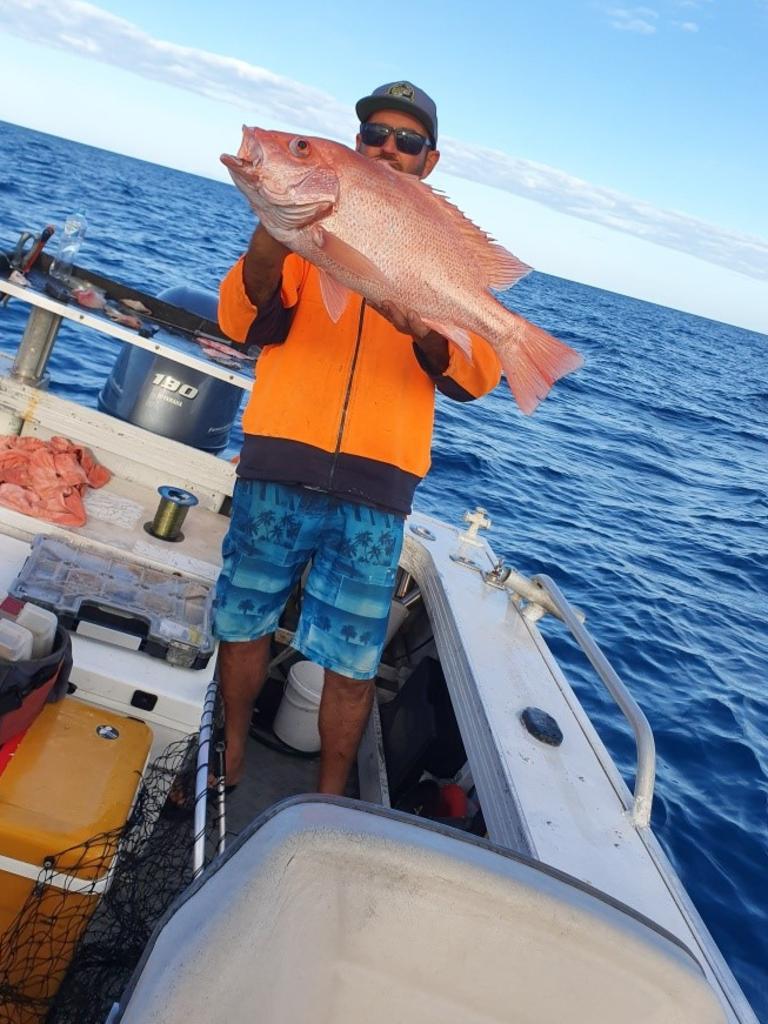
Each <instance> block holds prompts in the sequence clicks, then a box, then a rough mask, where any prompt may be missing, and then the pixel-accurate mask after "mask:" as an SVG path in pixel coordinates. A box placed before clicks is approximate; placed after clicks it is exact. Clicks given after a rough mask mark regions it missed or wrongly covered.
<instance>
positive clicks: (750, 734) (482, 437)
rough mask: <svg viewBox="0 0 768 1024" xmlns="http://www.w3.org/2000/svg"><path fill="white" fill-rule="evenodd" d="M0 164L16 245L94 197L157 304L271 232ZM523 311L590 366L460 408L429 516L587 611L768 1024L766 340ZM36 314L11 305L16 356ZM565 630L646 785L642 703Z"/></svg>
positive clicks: (669, 824) (598, 720)
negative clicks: (480, 534)
mask: <svg viewBox="0 0 768 1024" xmlns="http://www.w3.org/2000/svg"><path fill="white" fill-rule="evenodd" d="M0 152H2V154H3V160H2V163H0V249H9V248H11V247H12V246H13V244H14V242H15V240H16V237H17V235H18V233H19V231H21V230H23V229H28V230H34V231H39V230H40V229H41V228H42V227H43V226H44V225H45V224H47V223H54V224H56V225H58V226H59V228H60V227H61V225H62V223H63V221H64V219H65V217H66V215H67V214H69V213H72V212H75V210H77V209H80V208H82V207H85V208H86V210H87V215H88V234H87V238H86V242H85V245H84V247H83V249H82V250H81V253H80V258H79V262H80V263H81V264H82V265H84V266H87V267H90V268H92V269H93V270H95V271H97V272H99V273H101V274H104V275H106V276H109V277H112V278H115V279H117V280H119V281H122V282H124V283H126V284H129V285H132V286H133V287H135V288H139V289H142V290H144V291H146V292H149V293H152V294H156V293H158V292H159V291H161V290H162V289H164V288H168V287H170V286H172V285H177V284H186V285H190V286H193V287H199V288H206V289H212V290H213V289H215V288H216V287H217V284H218V282H219V280H220V278H221V277H222V275H223V274H224V273H225V271H226V270H227V269H228V267H229V266H230V265H231V263H232V262H233V261H234V260H235V258H236V257H237V256H238V255H239V254H240V253H241V252H242V251H243V249H244V248H245V246H246V243H247V239H248V237H249V234H250V231H251V229H252V226H253V220H252V216H251V214H250V213H249V211H248V209H247V207H246V205H245V201H244V200H243V198H242V197H241V196H240V194H239V193H238V192H236V190H235V189H234V188H233V187H232V186H229V185H226V184H223V183H219V182H215V181H211V180H208V179H206V178H202V177H197V176H195V175H191V174H185V173H182V172H180V171H175V170H170V169H168V168H166V167H160V166H157V165H154V164H149V163H145V162H142V161H139V160H135V159H130V158H127V157H124V156H119V155H118V154H115V153H111V152H106V151H104V150H100V149H94V148H91V147H88V146H83V145H78V144H76V143H73V142H69V141H66V140H64V139H60V138H56V137H53V136H49V135H42V134H39V133H37V132H33V131H29V130H27V129H23V128H19V127H16V126H14V125H10V124H5V123H2V122H0ZM483 226H484V227H486V228H488V229H489V230H491V231H492V230H493V225H492V224H487V225H483ZM53 241H54V243H55V241H56V239H55V238H54V240H53ZM519 255H520V256H521V257H523V258H525V253H519ZM504 301H505V302H508V304H509V305H510V307H511V308H514V309H515V310H517V311H518V312H520V313H522V314H523V315H524V316H527V317H528V318H529V319H531V320H533V321H534V322H535V323H537V324H539V325H540V326H542V327H545V328H546V329H547V330H549V331H551V332H552V333H553V334H555V335H556V336H557V337H559V338H561V339H562V340H563V341H565V342H567V343H569V344H571V345H572V346H573V347H574V348H576V349H578V350H579V351H580V352H581V353H582V354H583V355H584V356H585V359H586V365H585V367H584V368H583V369H582V370H581V371H580V372H579V373H577V374H575V375H572V376H571V377H568V378H566V379H565V380H563V381H560V382H559V383H558V384H556V385H555V388H554V390H553V392H552V394H551V395H550V397H549V398H547V400H546V401H545V402H544V403H543V405H542V406H541V407H540V408H539V410H538V411H537V412H536V414H535V415H534V416H533V417H532V418H525V417H523V416H522V415H521V414H520V413H519V412H518V411H517V409H516V407H515V406H514V403H513V401H512V399H511V397H510V394H509V391H508V389H507V387H506V385H505V384H504V383H502V384H501V385H500V386H499V388H497V390H496V391H495V392H494V393H493V394H491V395H489V396H487V397H486V398H484V399H483V400H481V401H479V402H474V403H470V404H467V405H462V404H457V403H453V402H450V401H449V400H447V399H446V400H443V399H442V398H439V400H438V408H437V415H436V430H435V441H434V450H433V465H432V469H431V472H430V474H429V476H428V477H427V479H426V480H425V481H424V483H423V484H422V485H421V486H420V487H419V489H418V491H417V498H416V506H417V507H418V508H420V509H422V510H424V511H426V512H431V513H434V514H436V515H439V516H440V517H441V518H443V519H447V520H449V521H452V522H460V521H461V518H462V516H463V513H464V512H465V510H467V509H468V508H473V507H474V506H475V505H482V506H483V507H484V508H485V509H487V511H488V513H489V515H490V517H491V519H492V521H493V527H492V529H491V531H490V534H489V541H490V543H491V544H492V546H493V547H494V549H495V551H496V552H497V554H499V555H500V556H503V557H504V559H505V560H506V562H507V563H508V564H510V565H512V566H514V567H515V568H516V569H518V570H519V571H521V572H523V573H526V574H532V573H535V572H544V573H548V574H550V575H551V576H552V577H553V578H554V579H555V581H556V582H557V583H558V585H559V586H560V587H561V589H562V590H563V591H564V592H565V593H566V595H567V596H568V597H569V599H570V600H571V601H572V602H573V603H574V604H576V605H577V606H579V607H580V608H583V609H584V610H585V611H586V613H587V616H588V620H587V625H588V627H589V629H590V631H591V632H592V634H593V636H594V637H595V638H596V640H597V641H598V643H599V644H600V645H601V647H602V648H603V650H604V651H605V653H606V655H607V656H608V658H609V659H610V661H611V662H612V664H613V665H614V667H615V668H616V670H617V671H618V673H619V675H620V676H621V677H622V679H623V680H624V682H625V683H626V685H627V686H628V687H629V689H630V691H631V692H632V694H633V695H634V697H635V698H636V700H637V701H638V702H639V703H640V705H641V707H642V708H643V710H644V711H645V713H646V715H647V717H648V719H649V721H650V723H651V726H652V728H653V731H654V735H655V737H656V744H657V756H658V777H657V783H656V796H655V802H654V810H653V819H652V824H653V827H654V830H655V832H656V835H657V836H658V838H659V840H660V841H661V843H662V845H663V846H664V848H665V850H666V852H667V854H668V855H669V857H670V858H671V860H672V862H673V864H674V866H675V868H676V869H677V871H678V872H679V874H680V876H681V878H682V880H683V882H684V884H685V886H686V888H687V890H688V892H689V893H690V895H691V897H692V899H693V901H694V903H695V904H696V906H697V908H698V910H699V912H700V913H701V915H702V917H703V918H704V921H705V922H706V924H707V926H708V928H709V929H710V931H711V932H712V935H713V936H714V938H715V941H716V942H717V943H718V945H719V947H720V949H721V950H722V952H723V954H724V956H725V958H726V960H727V961H728V963H729V964H730V966H731V968H732V970H733V972H734V974H735V975H736V977H737V979H738V980H739V982H740V984H741V985H742V987H743V989H744V991H745V993H746V995H747V998H748V999H749V1000H750V1001H751V1003H752V1005H753V1007H754V1009H755V1012H756V1013H757V1015H758V1017H760V1019H761V1021H763V1022H764V1024H768V984H766V979H767V977H768V903H767V901H766V872H767V871H768V689H767V686H766V684H767V683H768V630H767V628H766V624H767V623H768V597H766V594H767V593H768V540H767V539H766V537H767V528H768V497H767V496H766V477H767V476H768V472H767V471H768V444H767V442H768V337H766V336H764V335H761V334H756V333H753V332H750V331H745V330H741V329H738V328H736V327H731V326H728V325H726V324H722V323H717V322H714V321H712V320H706V319H703V318H701V317H696V316H691V315H688V314H685V313H681V312H678V311H676V310H674V309H668V308H665V307H662V306H657V305H653V304H651V303H648V302H640V301H636V300H634V299H629V298H626V297H624V296H621V295H617V294H613V293H611V292H606V291H601V290H600V289H597V288H590V287H586V286H584V285H579V284H575V283H573V282H570V281H566V280H562V279H560V278H555V277H551V276H547V275H545V274H541V273H534V274H531V275H530V276H529V277H528V278H526V279H525V280H524V281H522V282H521V283H520V284H519V285H517V286H516V287H515V288H514V289H513V290H512V291H510V292H509V293H506V294H505V296H504ZM26 315H27V313H26V307H25V306H24V305H23V304H22V303H20V302H11V303H10V304H9V305H8V306H7V307H6V308H5V309H0V352H10V351H12V350H13V349H14V348H15V345H16V342H17V339H18V337H19V336H20V333H21V331H22V329H23V326H24V323H25V322H26ZM95 338H96V336H95V335H94V334H92V333H91V332H84V333H83V332H80V331H78V330H77V329H76V328H74V327H72V326H70V325H69V324H67V323H66V322H65V325H64V326H63V327H62V330H61V333H60V336H59V341H58V343H57V347H56V348H55V350H54V354H53V357H52V360H51V362H50V364H49V372H50V375H51V384H50V387H51V390H52V391H54V392H55V393H57V394H60V395H63V396H65V397H67V398H71V399H76V400H78V401H80V402H82V403H85V404H87V405H90V406H95V405H96V395H97V393H98V391H99V390H100V388H101V386H102V384H103V381H104V379H105V377H106V376H107V375H108V373H109V371H110V369H111V366H112V364H113V362H114V360H115V358H116V356H117V354H118V352H119V349H120V345H119V343H117V342H114V343H113V342H111V341H110V340H109V339H107V338H106V337H104V336H99V337H98V340H97V341H95ZM240 436H241V435H239V434H237V435H236V436H233V445H234V447H235V448H236V447H237V444H238V442H239V439H240ZM545 622H546V620H545ZM543 628H544V629H545V632H546V635H547V637H548V640H549V642H550V644H551V646H552V647H553V649H554V651H555V653H556V654H557V656H558V657H559V659H560V661H561V664H562V665H563V666H564V669H565V672H566V674H567V676H568V678H569V680H570V682H571V683H572V685H573V686H574V688H575V690H576V692H577V693H578V695H579V698H580V699H581V701H582V703H583V704H584V706H585V708H586V710H587V712H588V713H589V715H590V716H591V718H592V720H593V721H594V723H595V725H596V727H597V729H598V732H599V733H600V735H601V737H602V738H603V740H604V742H605V743H606V745H607V747H608V749H609V750H610V752H611V754H612V755H613V757H614V759H615V760H616V762H617V764H618V765H619V767H620V769H621V771H622V773H623V775H624V777H625V779H626V780H627V782H628V784H629V785H630V787H631V786H632V784H633V770H634V743H633V740H632V737H631V734H630V733H629V731H628V729H627V728H626V727H625V726H624V724H623V719H622V717H621V715H620V713H619V712H618V710H617V709H616V707H615V705H614V704H613V703H612V701H611V700H610V699H609V698H608V697H607V696H606V694H605V692H604V691H603V690H602V688H601V686H600V683H599V681H598V680H596V678H595V677H594V676H593V674H592V672H591V670H590V669H589V667H588V666H587V665H586V663H585V661H584V659H583V657H582V656H581V654H580V653H579V652H578V651H577V650H576V649H575V648H574V646H573V644H572V643H571V642H570V641H569V640H568V639H567V638H566V636H565V634H564V632H563V630H562V628H561V627H559V626H558V625H557V624H553V625H543Z"/></svg>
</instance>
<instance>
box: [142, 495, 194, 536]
mask: <svg viewBox="0 0 768 1024" xmlns="http://www.w3.org/2000/svg"><path fill="white" fill-rule="evenodd" d="M157 493H158V494H159V495H160V503H159V504H158V506H157V511H156V512H155V518H154V519H153V520H152V522H151V523H144V529H145V530H146V531H147V533H151V534H152V536H153V537H157V539H158V540H168V541H180V540H184V534H183V533H182V532H181V524H182V523H183V522H184V520H185V518H186V515H187V512H188V511H189V509H191V508H192V507H193V506H194V505H197V498H196V497H195V496H194V494H191V493H190V492H189V491H184V490H182V489H181V487H169V486H167V485H164V486H163V487H158V488H157Z"/></svg>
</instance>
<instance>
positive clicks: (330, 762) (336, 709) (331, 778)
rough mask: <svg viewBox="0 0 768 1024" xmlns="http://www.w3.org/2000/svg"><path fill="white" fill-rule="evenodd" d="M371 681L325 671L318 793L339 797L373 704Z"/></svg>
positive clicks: (345, 783)
mask: <svg viewBox="0 0 768 1024" xmlns="http://www.w3.org/2000/svg"><path fill="white" fill-rule="evenodd" d="M373 691H374V684H373V680H372V679H350V678H349V677H348V676H342V675H340V674H339V673H338V672H332V671H331V670H330V669H326V670H325V684H324V686H323V697H322V700H321V701H320V720H319V726H320V740H321V744H322V749H321V751H320V776H319V779H318V785H317V791H318V793H333V794H335V795H337V796H343V795H344V792H345V790H346V787H347V778H348V776H349V771H350V769H351V767H352V764H353V762H354V760H355V755H356V754H357V748H358V747H359V746H360V739H361V737H362V735H363V730H364V729H365V725H366V722H367V721H368V715H369V714H370V713H371V706H372V704H373Z"/></svg>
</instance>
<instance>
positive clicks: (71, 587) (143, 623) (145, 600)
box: [10, 534, 214, 668]
mask: <svg viewBox="0 0 768 1024" xmlns="http://www.w3.org/2000/svg"><path fill="white" fill-rule="evenodd" d="M10 593H11V594H12V595H13V596H14V597H17V598H20V599H23V600H29V601H34V602H35V603H36V604H39V605H42V606H43V607H44V608H49V609H50V610H51V611H53V612H56V614H57V615H58V617H59V621H60V622H61V624H62V625H63V626H64V627H66V628H67V629H71V630H77V629H78V627H79V626H80V624H81V623H95V624H96V625H97V626H99V627H103V628H102V629H100V632H99V637H100V639H106V640H107V642H109V639H110V636H111V635H112V634H114V641H115V643H121V641H122V638H125V637H133V638H136V641H137V642H136V644H135V645H136V646H137V647H138V649H139V650H141V651H144V652H145V653H147V654H149V655H151V656H152V657H154V658H163V659H164V660H165V661H167V662H169V663H170V664H172V665H178V666H180V667H182V668H204V667H205V666H206V664H207V663H208V660H209V658H210V657H211V654H212V653H213V650H214V639H213V632H212V629H211V608H212V601H213V589H212V587H209V586H206V584H204V583H199V582H198V581H196V580H188V579H184V578H183V577H181V576H179V575H177V574H175V573H171V572H163V571H162V570H160V569H153V568H150V567H148V566H146V565H140V564H138V563H137V562H134V561H132V560H131V559H130V558H129V557H119V556H110V555H103V554H99V553H98V552H94V551H89V550H87V549H84V548H81V547H77V546H76V545H75V544H71V543H69V542H67V541H65V540H61V539H59V538H56V537H47V536H44V535H42V534H41V535H39V536H37V537H35V539H34V540H33V542H32V550H31V551H30V553H29V555H28V556H27V560H26V562H25V563H24V565H23V566H22V569H21V572H20V573H19V575H18V576H17V577H16V579H15V580H14V582H13V584H12V586H11V588H10Z"/></svg>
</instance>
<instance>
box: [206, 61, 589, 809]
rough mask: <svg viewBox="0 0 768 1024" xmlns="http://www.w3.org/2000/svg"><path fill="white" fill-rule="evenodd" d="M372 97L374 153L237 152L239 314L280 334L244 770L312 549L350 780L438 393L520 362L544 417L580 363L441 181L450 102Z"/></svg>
mask: <svg viewBox="0 0 768 1024" xmlns="http://www.w3.org/2000/svg"><path fill="white" fill-rule="evenodd" d="M356 111H357V114H358V116H359V118H360V122H361V123H360V131H359V134H358V136H357V140H356V152H352V151H351V150H349V149H348V148H347V147H345V146H341V145H339V144H338V143H334V142H331V141H329V140H327V139H319V138H312V137H303V136H295V135H290V134H288V133H284V132H268V131H263V130H261V129H256V128H254V129H249V128H246V129H244V132H243V142H242V145H241V148H240V151H239V153H238V155H237V156H236V157H233V156H223V157H222V161H223V162H224V164H225V165H226V166H227V167H228V169H229V170H230V173H231V175H232V177H233V180H234V182H235V184H236V185H237V186H238V188H240V190H241V191H242V192H243V193H244V194H245V196H246V198H247V199H248V201H249V203H250V204H251V206H252V208H253V210H254V211H255V212H256V214H257V215H258V217H259V221H260V223H259V226H258V227H257V229H256V231H255V232H254V234H253V237H252V239H251V242H250V245H249V248H248V251H247V252H246V253H245V255H244V256H243V257H242V258H241V259H240V260H239V261H238V263H237V264H235V266H234V267H233V268H232V269H231V270H230V272H229V273H228V274H227V276H226V277H225V279H224V281H223V282H222V285H221V294H220V304H219V320H220V324H221V327H222V329H223V330H224V331H225V333H226V334H228V335H229V336H230V337H231V338H232V339H233V340H234V341H236V342H239V343H243V344H246V345H257V346H259V347H261V348H262V353H261V355H260V357H259V361H258V370H257V376H256V383H255V387H254V390H253V393H252V396H251V399H250V401H249V403H248V406H247V408H246V411H245V414H244V418H243V431H244V434H245V439H244V444H243V449H242V454H241V458H240V462H239V465H238V481H237V484H236V487H235V493H234V497H233V502H232V521H231V525H230V529H229V532H228V534H227V537H226V538H225V540H224V544H223V550H222V554H223V567H222V572H221V575H220V577H219V581H218V584H217V595H216V618H215V621H216V630H217V634H218V636H219V638H220V640H221V646H220V660H219V665H220V679H221V689H222V695H223V699H224V705H225V715H226V739H227V783H228V785H235V784H237V782H238V781H239V780H240V778H241V777H242V774H243V770H244V749H245V740H246V737H247V732H248V725H249V722H250V717H251V712H252V707H253V702H254V700H255V699H256V697H257V696H258V694H259V692H260V690H261V687H262V685H263V683H264V680H265V678H266V674H267V669H268V663H269V657H270V642H271V634H272V633H273V631H274V629H275V627H276V626H277V623H278V620H279V617H280V615H281V613H282V611H283V608H284V606H285V603H286V601H287V599H288V597H289V595H290V593H291V591H292V590H293V587H294V586H295V583H296V581H297V579H298V577H299V576H300V574H301V573H302V571H303V569H304V568H305V566H306V564H307V562H308V561H309V560H310V559H311V560H312V568H311V571H310V573H309V576H308V578H307V582H306V587H305V590H304V594H303V600H302V609H301V617H300V621H299V624H298V627H297V630H296V635H295V638H294V642H293V643H294V646H295V647H296V648H298V649H299V650H300V651H301V652H302V653H303V654H304V655H305V656H306V657H307V658H309V659H310V660H311V661H314V662H316V663H318V664H320V665H322V666H323V667H324V668H325V684H324V689H323V696H322V702H321V705H320V719H319V727H320V736H321V741H322V750H321V755H320V773H319V780H318V789H319V791H320V792H323V793H343V792H344V791H345V787H346V783H347V778H348V775H349V771H350V769H351V766H352V764H353V761H354V758H355V754H356V751H357V747H358V745H359V741H360V737H361V735H362V732H363V729H364V727H365V723H366V721H367V718H368V715H369V712H370V708H371V703H372V700H373V693H374V683H373V679H374V677H375V674H376V669H377V666H378V663H379V659H380V657H381V651H382V648H383V644H384V640H385V635H386V628H387V620H388V616H389V610H390V605H391V600H392V593H393V589H394V584H395V577H396V572H397V565H398V559H399V555H400V550H401V547H402V541H403V525H404V518H405V516H406V515H407V513H408V512H409V511H410V509H411V502H412V498H413V493H414V490H415V488H416V486H417V484H418V483H419V481H420V480H421V478H422V477H423V476H424V475H425V473H426V472H427V470H428V468H429V461H430V446H431V440H432V424H433V415H434V401H435V398H434V395H435V389H438V390H440V391H442V392H443V393H444V394H445V395H447V396H448V397H450V398H452V399H455V400H457V401H462V402H463V401H469V400H472V399H474V398H478V397H480V396H482V395H485V394H487V393H488V392H489V391H491V390H492V389H493V388H494V387H495V386H496V385H497V384H498V382H499V379H500V375H501V370H502V368H503V369H504V371H505V373H506V376H507V379H508V381H509V383H510V386H511V387H512V390H513V392H514V394H515V397H516V399H517V400H518V404H519V405H520V406H521V408H522V409H523V411H524V412H532V411H533V408H535V406H536V404H537V402H538V401H539V400H540V399H541V398H543V397H544V395H545V394H546V392H547V391H548V389H549V387H550V386H551V384H552V383H553V382H554V380H556V379H557V378H558V377H560V376H562V375H563V374H565V373H567V372H569V371H570V370H572V369H575V368H576V367H577V366H578V365H579V364H580V362H581V360H580V357H579V356H578V355H577V354H576V353H575V352H573V351H572V350H571V349H569V348H568V347H567V346H565V345H563V344H562V343H561V342H559V341H556V339H554V338H552V337H551V336H550V335H548V334H546V332H544V331H542V330H541V329H540V328H537V327H535V326H534V325H533V324H529V323H528V322H527V321H525V320H523V318H522V317H519V316H517V315H516V314H514V313H511V312H510V311H509V310H507V309H506V308H505V307H504V306H502V305H501V303H499V302H498V301H497V300H496V299H495V297H494V296H493V295H492V293H491V292H490V291H489V287H496V288H504V287H508V286H509V285H511V284H513V283H514V282H515V281H517V280H518V279H519V278H520V277H522V276H523V275H524V274H525V273H527V272H528V270H529V269H530V268H528V267H527V266H526V265H525V264H523V263H521V262H520V261H519V260H517V259H516V258H515V257H514V256H512V254H511V253H509V252H507V251H506V250H505V249H503V248H502V247H501V246H499V245H497V244H495V243H493V242H492V241H491V239H490V238H489V237H488V236H487V235H485V233H484V232H482V231H480V229H479V228H477V227H475V225H473V224H472V223H471V222H470V221H468V220H467V219H466V218H465V217H464V216H463V214H461V213H460V211H458V210H457V209H456V208H455V207H453V206H451V204H450V203H448V201H447V200H446V199H445V198H444V197H442V196H441V195H440V194H438V193H435V192H433V191H432V190H431V189H430V188H429V187H428V186H427V185H425V184H423V183H422V179H424V178H426V177H427V175H428V174H429V173H430V172H431V171H432V170H433V168H434V167H435V165H436V164H437V162H438V159H439V152H438V150H437V111H436V108H435V104H434V102H433V101H432V100H431V99H430V97H429V96H428V95H427V94H426V93H425V92H423V91H422V90H421V89H419V88H418V87H417V86H415V85H413V84H412V83H410V82H405V81H401V82H393V83H389V84H387V85H384V86H381V87H379V88H378V89H375V90H374V91H373V93H371V95H370V96H365V97H363V99H361V100H360V101H359V102H358V103H357V106H356ZM483 339H487V340H483Z"/></svg>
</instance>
